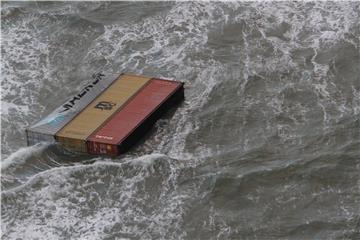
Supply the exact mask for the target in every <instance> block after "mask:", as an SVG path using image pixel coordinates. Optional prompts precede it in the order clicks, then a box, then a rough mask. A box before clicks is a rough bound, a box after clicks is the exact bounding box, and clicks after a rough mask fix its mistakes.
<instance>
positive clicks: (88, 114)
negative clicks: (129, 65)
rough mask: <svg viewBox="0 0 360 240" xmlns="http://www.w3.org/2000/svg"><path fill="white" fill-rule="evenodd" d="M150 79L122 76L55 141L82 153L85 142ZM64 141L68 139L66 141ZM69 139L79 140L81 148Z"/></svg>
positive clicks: (57, 136) (67, 126)
mask: <svg viewBox="0 0 360 240" xmlns="http://www.w3.org/2000/svg"><path fill="white" fill-rule="evenodd" d="M150 79H151V78H149V77H144V76H136V75H129V74H123V75H121V77H120V78H119V79H118V80H117V81H115V82H114V83H113V84H112V85H111V86H110V87H108V88H107V89H106V90H105V91H103V93H102V94H100V95H99V96H98V97H96V99H94V100H93V101H92V102H91V103H90V104H89V105H88V106H87V107H86V108H85V109H84V110H83V111H82V112H81V113H80V114H78V115H77V116H76V117H75V118H74V119H73V120H72V121H71V122H69V123H68V124H67V125H66V126H65V127H64V128H63V129H61V130H60V131H59V132H58V133H57V134H56V139H57V140H58V141H59V142H61V143H63V145H64V146H65V147H67V148H70V149H73V150H77V151H84V149H85V148H86V142H85V140H86V139H87V138H88V137H89V136H90V134H91V133H93V132H94V131H95V130H96V129H97V128H98V127H100V126H101V125H102V124H103V123H104V122H105V121H106V120H107V119H108V118H109V117H111V116H112V115H113V114H114V113H115V112H116V111H117V110H118V109H119V108H120V107H121V106H123V104H125V103H126V102H127V100H128V99H130V98H131V97H132V96H133V95H134V94H136V93H137V92H138V91H139V90H140V89H141V88H142V87H143V86H144V85H145V84H146V83H147V82H148V81H149V80H150ZM65 139H70V140H66V141H65ZM71 139H77V140H81V146H80V145H78V144H72V140H71Z"/></svg>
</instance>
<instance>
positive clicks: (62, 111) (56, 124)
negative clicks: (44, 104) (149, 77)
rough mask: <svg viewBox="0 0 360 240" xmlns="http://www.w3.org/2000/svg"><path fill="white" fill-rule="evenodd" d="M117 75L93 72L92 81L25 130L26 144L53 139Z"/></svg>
mask: <svg viewBox="0 0 360 240" xmlns="http://www.w3.org/2000/svg"><path fill="white" fill-rule="evenodd" d="M118 76H119V74H106V75H105V74H94V75H93V80H92V82H90V83H89V84H87V85H86V86H84V87H83V89H82V90H81V91H80V92H79V93H77V94H76V95H74V96H72V97H71V98H69V99H68V100H67V101H66V102H64V103H63V104H62V105H61V106H60V107H58V108H57V109H55V110H54V111H53V112H52V113H50V114H49V115H48V116H46V117H45V118H44V119H42V120H41V121H39V122H37V123H36V124H34V125H32V126H31V127H29V128H28V129H27V130H26V131H27V132H28V134H27V136H29V139H28V144H29V145H33V144H36V143H38V142H42V141H49V140H50V139H51V140H54V136H55V134H56V133H57V132H58V131H59V130H60V129H61V128H63V127H64V126H65V125H66V124H67V123H68V122H70V121H71V120H72V119H73V118H74V117H75V116H76V115H77V114H78V113H79V112H81V111H82V110H83V109H84V108H85V107H86V106H87V105H88V104H89V103H90V102H91V101H92V100H93V99H94V98H95V97H96V96H98V95H99V94H100V93H101V92H102V91H104V89H106V88H107V87H108V86H109V85H110V84H111V83H112V82H113V81H114V80H116V79H117V78H118ZM34 134H35V135H34ZM41 135H43V137H41Z"/></svg>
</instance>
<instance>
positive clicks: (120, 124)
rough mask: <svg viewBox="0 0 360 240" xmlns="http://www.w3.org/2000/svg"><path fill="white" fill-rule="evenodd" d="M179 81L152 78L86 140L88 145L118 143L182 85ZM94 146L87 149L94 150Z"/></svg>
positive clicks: (92, 151) (91, 151)
mask: <svg viewBox="0 0 360 240" xmlns="http://www.w3.org/2000/svg"><path fill="white" fill-rule="evenodd" d="M182 85H183V84H182V83H181V82H176V81H167V80H161V79H152V80H151V81H150V83H149V84H148V85H146V86H145V87H144V88H143V89H142V90H141V91H140V92H139V93H138V94H137V95H136V96H135V97H134V98H132V99H131V100H130V101H129V102H128V103H127V104H126V105H125V106H124V107H123V108H122V109H121V110H120V111H119V112H117V113H116V114H115V115H114V116H113V117H112V118H111V119H110V120H109V121H108V122H107V123H106V124H105V125H104V126H102V127H101V128H100V129H99V130H97V131H96V132H94V133H93V134H92V135H91V136H90V137H89V138H88V139H87V140H88V142H89V143H88V145H89V146H91V145H94V146H96V143H97V144H119V143H120V142H121V141H123V140H124V139H125V138H126V137H127V136H128V135H129V134H131V133H132V132H133V131H134V130H135V129H136V128H137V127H138V126H139V125H140V124H141V123H142V122H143V121H145V120H146V118H147V117H149V116H150V115H151V113H152V112H154V111H155V110H156V109H157V108H159V106H160V105H161V104H162V103H163V102H164V101H166V99H168V98H169V97H171V96H172V95H173V94H174V93H175V92H176V90H178V89H179V88H180V87H182ZM94 150H95V149H94V147H92V149H89V152H90V153H100V152H96V151H95V152H94Z"/></svg>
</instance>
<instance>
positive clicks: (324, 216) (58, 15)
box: [1, 2, 360, 240]
mask: <svg viewBox="0 0 360 240" xmlns="http://www.w3.org/2000/svg"><path fill="white" fill-rule="evenodd" d="M1 5H2V9H1V25H2V26H1V34H2V39H1V40H2V42H1V54H2V63H1V71H2V77H1V88H2V96H1V101H2V102H1V121H2V128H1V148H2V149H1V154H2V160H1V161H2V167H1V171H2V175H1V187H2V193H1V198H2V202H1V218H2V219H1V231H2V236H1V237H2V239H266V240H267V239H349V240H355V239H360V45H359V41H360V37H359V36H360V2H317V3H312V2H306V3H305V2H278V3H275V2H268V3H260V2H251V3H245V2H242V3H241V2H240V3H236V2H228V3H221V2H212V3H206V2H133V3H129V2H92V3H90V2H67V3H62V2H51V3H50V2H41V3H35V2H11V3H10V2H2V3H1ZM100 71H101V72H103V73H105V74H106V73H110V72H111V73H116V72H124V71H126V72H134V73H140V74H145V75H149V76H157V77H164V78H170V79H178V80H182V81H185V82H186V101H185V102H184V103H183V104H181V105H180V106H179V108H178V109H177V110H176V111H173V112H171V113H170V114H168V115H167V116H165V117H164V118H162V119H161V120H160V121H159V122H158V123H157V124H156V126H155V127H154V129H153V130H152V131H151V133H149V134H148V135H147V136H146V137H145V138H144V139H143V140H142V141H141V143H140V144H138V145H137V146H136V147H134V148H133V149H132V150H131V151H130V152H128V153H127V154H125V155H123V156H119V157H116V158H107V157H92V156H87V155H77V154H73V153H69V152H66V151H63V150H62V149H61V148H59V147H58V146H56V145H36V146H32V147H26V140H25V133H24V129H25V127H27V126H29V125H31V124H33V123H34V122H36V121H37V120H39V119H41V118H42V117H44V116H46V115H47V114H48V113H49V112H51V111H52V110H53V109H54V108H56V107H57V106H58V105H59V104H60V103H62V102H63V101H64V100H66V98H67V97H69V96H71V95H73V94H74V93H76V92H77V91H78V90H80V89H81V87H82V86H83V85H84V84H86V83H88V82H89V81H90V79H91V75H92V74H93V73H95V72H100Z"/></svg>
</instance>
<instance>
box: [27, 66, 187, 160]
mask: <svg viewBox="0 0 360 240" xmlns="http://www.w3.org/2000/svg"><path fill="white" fill-rule="evenodd" d="M93 78H94V79H93V81H92V82H91V83H89V84H88V85H86V86H85V87H84V88H83V89H82V90H81V91H80V92H79V93H78V94H76V95H74V96H73V97H71V98H70V99H69V100H68V101H66V102H65V103H64V104H62V105H61V106H60V107H59V108H57V109H56V110H55V111H53V112H52V113H51V114H49V115H48V116H47V117H46V118H45V119H43V120H41V121H40V122H38V123H37V124H35V125H34V126H31V127H30V128H28V129H26V137H27V143H28V145H32V144H36V143H38V142H43V141H46V142H54V141H57V142H59V143H60V144H61V145H62V146H63V147H64V148H66V149H69V150H73V151H76V152H82V153H90V154H107V155H118V154H120V153H123V152H125V151H126V150H128V149H129V148H130V147H131V146H132V145H133V144H134V143H136V142H137V141H138V140H139V139H140V138H141V137H142V136H144V134H145V133H146V132H147V131H148V130H149V129H150V128H151V127H152V126H153V124H154V123H155V122H156V120H157V119H158V118H160V117H161V115H162V114H163V113H165V112H166V111H167V110H168V109H169V108H171V107H172V106H173V105H175V104H177V103H178V102H180V101H181V100H183V99H184V87H183V83H182V82H178V81H170V80H163V79H157V78H151V77H146V76H139V75H134V74H128V73H127V74H120V76H117V77H115V75H114V74H110V75H108V76H105V75H104V74H95V75H93Z"/></svg>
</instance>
